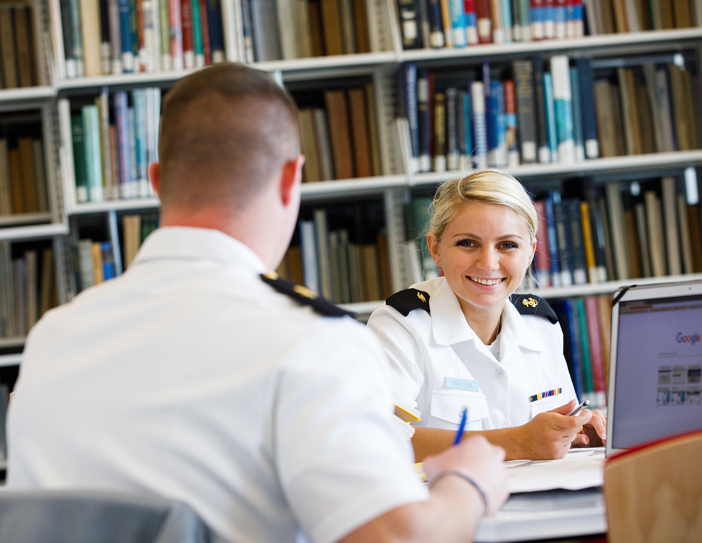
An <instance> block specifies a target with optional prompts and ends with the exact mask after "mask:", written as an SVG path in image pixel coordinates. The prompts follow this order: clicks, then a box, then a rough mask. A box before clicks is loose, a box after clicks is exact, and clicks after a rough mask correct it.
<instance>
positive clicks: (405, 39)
mask: <svg viewBox="0 0 702 543" xmlns="http://www.w3.org/2000/svg"><path fill="white" fill-rule="evenodd" d="M397 10H398V13H399V15H400V28H401V30H402V47H403V48H404V49H421V48H422V45H423V44H422V36H421V33H420V31H419V21H418V17H419V9H418V6H417V4H416V0H397Z"/></svg>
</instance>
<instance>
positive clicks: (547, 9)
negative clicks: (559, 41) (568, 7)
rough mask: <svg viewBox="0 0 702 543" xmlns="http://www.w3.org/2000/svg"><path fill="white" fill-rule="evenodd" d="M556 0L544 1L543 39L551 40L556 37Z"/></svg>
mask: <svg viewBox="0 0 702 543" xmlns="http://www.w3.org/2000/svg"><path fill="white" fill-rule="evenodd" d="M555 1H556V0H544V11H543V18H544V39H546V40H552V39H554V38H555V37H556V8H555V7H554V5H553V4H554V2H555Z"/></svg>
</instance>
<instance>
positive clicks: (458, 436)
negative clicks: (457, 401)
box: [453, 407, 468, 445]
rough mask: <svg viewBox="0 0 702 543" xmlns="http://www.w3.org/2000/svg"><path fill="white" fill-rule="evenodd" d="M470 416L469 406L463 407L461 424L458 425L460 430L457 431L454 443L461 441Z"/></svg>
mask: <svg viewBox="0 0 702 543" xmlns="http://www.w3.org/2000/svg"><path fill="white" fill-rule="evenodd" d="M467 418H468V408H467V407H464V408H463V413H462V414H461V424H459V425H458V432H456V439H454V440H453V444H454V445H458V444H459V443H460V442H461V437H463V429H464V428H465V427H466V419H467Z"/></svg>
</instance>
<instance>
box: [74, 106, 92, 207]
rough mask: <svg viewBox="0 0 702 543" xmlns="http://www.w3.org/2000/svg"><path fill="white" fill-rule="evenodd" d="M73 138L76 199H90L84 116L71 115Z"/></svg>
mask: <svg viewBox="0 0 702 543" xmlns="http://www.w3.org/2000/svg"><path fill="white" fill-rule="evenodd" d="M71 139H72V143H73V164H74V168H75V175H76V200H77V201H78V203H83V202H87V201H88V185H87V179H86V171H85V162H86V161H85V130H84V129H83V116H82V115H71Z"/></svg>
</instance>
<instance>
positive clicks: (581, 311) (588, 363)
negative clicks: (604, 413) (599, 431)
mask: <svg viewBox="0 0 702 543" xmlns="http://www.w3.org/2000/svg"><path fill="white" fill-rule="evenodd" d="M575 303H576V305H577V309H578V332H579V334H578V335H579V336H580V348H581V353H582V358H581V361H582V364H581V367H582V372H583V385H584V389H585V393H586V395H587V397H588V398H589V399H590V401H591V402H594V399H595V398H594V393H595V385H594V382H593V380H592V356H591V355H590V339H589V338H588V335H587V315H586V314H585V301H584V300H583V299H582V298H578V299H577V300H576V302H575ZM583 399H587V398H583Z"/></svg>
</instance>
